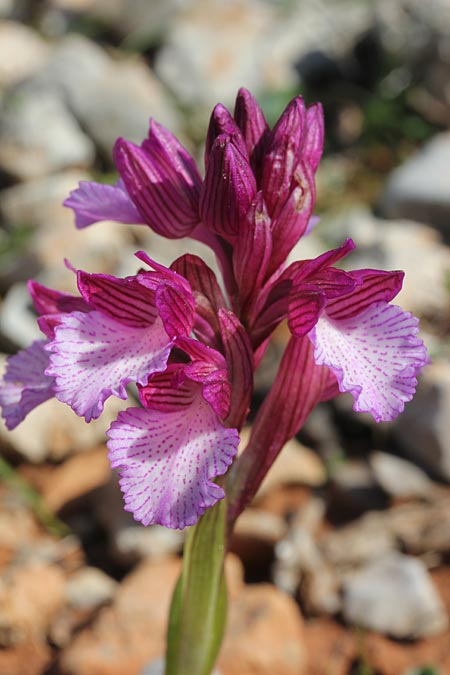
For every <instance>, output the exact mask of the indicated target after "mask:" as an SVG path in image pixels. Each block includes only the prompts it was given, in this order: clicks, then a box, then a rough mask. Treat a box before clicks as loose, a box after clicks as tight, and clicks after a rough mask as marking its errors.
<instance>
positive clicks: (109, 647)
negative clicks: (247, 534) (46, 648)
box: [61, 557, 298, 675]
mask: <svg viewBox="0 0 450 675" xmlns="http://www.w3.org/2000/svg"><path fill="white" fill-rule="evenodd" d="M180 568H181V561H180V560H179V559H177V558H174V557H172V558H165V559H164V560H161V561H159V562H151V561H148V560H147V561H146V562H143V563H141V565H140V566H139V567H138V568H137V569H136V570H134V571H133V572H131V573H130V574H129V575H128V576H127V577H126V578H125V580H124V581H123V582H122V583H121V584H120V586H119V587H118V589H117V592H116V594H115V597H114V600H113V602H112V605H111V606H109V607H105V608H103V609H102V610H100V612H99V614H98V616H97V618H96V619H95V620H94V621H93V623H92V625H90V626H87V627H86V628H84V629H82V630H81V631H80V632H79V633H78V635H77V636H76V637H75V638H74V640H73V641H72V642H71V644H70V645H69V646H68V647H67V648H66V649H65V650H64V651H63V653H62V657H61V671H62V673H64V675H85V674H86V673H89V675H106V674H108V675H124V673H126V674H127V675H138V674H139V673H141V672H142V670H143V669H144V668H145V667H147V666H148V664H149V663H152V661H153V660H155V659H159V658H160V657H161V655H162V654H163V653H164V649H165V638H166V627H167V619H168V612H169V605H170V600H171V594H172V590H173V587H174V585H175V582H176V580H177V577H178V574H179V572H180ZM226 571H227V576H228V579H229V586H230V587H231V592H230V597H231V598H233V597H241V594H242V578H241V575H242V570H241V567H240V566H239V564H236V561H235V560H233V561H232V562H231V564H230V563H229V561H228V559H227V563H226ZM230 577H231V579H230ZM294 607H295V605H294ZM286 614H287V613H286V612H285V615H286ZM297 622H298V619H297ZM295 625H298V623H297V624H295ZM291 632H294V627H293V628H292V629H291ZM262 672H264V673H265V671H262ZM287 672H289V673H290V672H291V671H287ZM282 673H283V671H280V675H281V674H282ZM223 675H228V673H227V671H226V670H223Z"/></svg>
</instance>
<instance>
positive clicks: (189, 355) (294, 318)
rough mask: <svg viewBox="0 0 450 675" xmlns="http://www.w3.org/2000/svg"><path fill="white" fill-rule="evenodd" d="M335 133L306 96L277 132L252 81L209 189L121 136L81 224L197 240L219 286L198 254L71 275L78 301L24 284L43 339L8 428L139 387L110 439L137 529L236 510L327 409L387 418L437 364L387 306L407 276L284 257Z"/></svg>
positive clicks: (222, 136)
mask: <svg viewBox="0 0 450 675" xmlns="http://www.w3.org/2000/svg"><path fill="white" fill-rule="evenodd" d="M323 138H324V124H323V114H322V108H321V106H320V104H313V105H310V106H309V107H307V106H306V105H305V103H304V101H303V99H302V98H301V97H300V96H297V97H296V98H294V99H293V100H292V101H291V102H290V103H289V104H288V105H287V107H286V109H285V110H284V112H283V113H282V114H281V116H280V119H279V120H278V122H277V123H276V124H275V126H274V127H273V128H272V129H270V128H269V125H268V124H267V121H266V119H265V117H264V114H263V111H262V110H261V108H260V107H259V105H258V103H257V102H256V100H255V99H254V98H253V96H252V95H251V94H250V92H248V91H247V90H246V89H241V90H240V91H239V92H238V95H237V99H236V105H235V109H234V112H233V113H232V112H230V111H229V110H227V108H226V107H225V106H223V105H221V104H219V105H217V106H216V107H215V108H214V110H213V112H212V114H211V119H210V123H209V127H208V130H207V135H206V143H205V172H204V178H203V179H202V178H201V173H200V171H199V169H198V168H197V166H196V164H195V162H194V159H193V158H192V157H191V155H190V154H189V153H188V151H187V150H186V149H185V148H184V147H183V146H182V145H181V143H180V142H179V141H178V140H177V139H176V138H175V136H173V134H171V132H170V131H168V130H167V129H165V128H164V127H163V126H162V125H160V124H159V123H157V122H155V121H154V120H151V121H150V126H149V132H148V136H147V138H146V139H144V140H143V142H142V143H141V145H135V144H133V143H131V142H129V141H126V140H124V139H118V141H117V142H116V144H115V147H114V160H115V163H116V167H117V170H118V172H119V179H118V181H117V182H116V184H115V185H102V184H100V183H95V182H82V183H80V185H79V187H78V188H76V189H75V190H74V191H73V192H72V193H71V194H70V196H69V197H68V199H67V200H66V202H65V205H66V206H68V207H69V208H71V209H73V211H74V214H75V224H76V226H77V227H78V228H84V227H87V226H89V225H92V224H93V223H95V222H97V221H100V220H105V219H108V220H111V219H113V220H116V221H119V222H122V223H138V224H143V225H147V226H148V227H150V228H152V229H153V230H154V231H155V232H157V233H158V234H160V235H162V236H165V237H167V238H168V239H175V238H181V237H186V236H188V237H191V238H194V239H199V240H201V241H203V242H204V243H206V244H208V245H209V246H210V247H211V248H212V250H213V251H214V252H215V254H216V256H217V259H218V262H219V266H220V268H221V272H222V274H223V279H222V280H219V279H218V278H217V276H216V273H215V272H214V271H213V270H212V269H210V268H209V267H208V266H207V265H206V263H205V262H204V261H203V260H201V259H200V258H198V257H197V256H194V255H184V256H181V258H178V259H177V260H175V261H174V262H173V264H172V265H171V267H170V268H169V269H168V268H166V267H164V266H162V265H160V264H158V263H157V262H156V261H155V260H152V259H151V258H149V257H148V255H147V254H146V253H144V252H143V251H140V252H138V253H137V257H138V259H139V260H140V262H141V263H144V265H145V266H146V267H145V268H144V269H140V270H138V271H137V272H136V274H135V275H134V276H130V277H127V278H124V279H121V278H117V277H114V276H111V275H105V274H88V273H86V272H83V271H79V272H77V282H78V291H79V295H78V296H73V295H68V294H64V293H60V292H58V291H55V290H52V289H48V288H45V287H44V286H42V285H41V284H39V283H37V282H30V284H29V290H30V294H31V297H32V299H33V302H34V304H35V307H36V310H37V312H38V315H39V318H38V322H39V326H40V328H41V330H42V333H43V338H42V340H40V341H36V342H34V343H33V344H32V345H31V346H30V347H29V348H28V349H24V350H22V351H21V352H19V353H18V354H16V355H14V356H11V357H10V358H9V361H8V364H7V367H6V372H5V374H4V377H3V381H2V383H1V385H0V406H1V407H2V414H3V417H4V419H5V422H6V426H7V427H8V428H9V429H13V428H14V427H15V426H17V425H18V424H19V423H20V422H21V421H22V420H23V419H24V418H25V416H26V415H27V414H28V413H29V412H30V411H31V410H32V409H33V408H35V407H36V406H38V405H40V404H41V403H43V402H45V401H46V400H48V399H49V398H52V397H55V398H57V399H58V400H59V401H61V402H62V403H65V404H67V405H69V406H70V407H71V408H72V409H73V411H74V412H75V413H76V414H77V415H79V416H81V417H84V419H85V420H86V421H87V422H89V421H91V420H92V419H96V418H98V417H99V416H100V415H101V413H102V410H103V406H104V403H105V401H106V400H107V398H108V397H110V396H116V397H119V398H122V399H125V398H126V397H127V391H126V388H127V385H129V384H134V385H137V389H138V392H139V404H136V405H134V406H131V407H129V408H127V409H126V410H124V411H122V412H120V413H119V415H118V418H117V420H115V421H114V422H113V423H112V424H111V426H110V428H109V430H108V431H107V435H108V443H107V444H108V448H109V459H110V461H111V466H112V467H113V468H115V469H118V472H119V475H120V485H121V488H122V491H123V493H124V501H125V508H126V509H128V510H129V511H131V512H132V513H133V515H134V517H135V518H136V519H137V520H139V521H140V522H142V523H143V524H144V525H150V524H153V523H159V524H162V525H165V526H167V527H173V528H184V527H186V526H188V525H193V524H194V523H195V522H196V521H197V519H198V518H199V517H200V515H201V514H202V513H203V512H204V511H205V509H207V508H210V507H211V506H212V505H213V504H215V503H216V502H217V501H218V500H220V499H222V498H223V497H224V496H225V494H227V496H228V498H229V509H230V513H232V514H233V517H235V516H236V515H238V514H239V513H240V511H241V510H242V508H244V506H245V504H246V503H248V502H249V501H250V499H251V498H252V496H253V495H254V494H255V492H256V490H257V489H258V486H259V484H260V483H261V480H262V479H263V477H264V475H265V473H266V472H267V470H268V469H269V468H270V465H271V464H272V463H273V461H274V459H275V458H276V456H277V455H278V453H279V452H280V450H281V448H282V447H283V445H284V443H285V442H286V441H287V440H288V439H289V438H292V437H293V436H295V434H297V433H298V431H299V429H300V428H301V426H302V425H303V424H304V422H305V420H306V418H307V416H308V414H309V413H310V412H311V410H312V409H313V408H314V406H315V405H316V404H317V403H318V402H319V401H322V400H327V399H330V398H333V397H334V396H337V395H338V394H339V393H340V392H350V393H351V394H352V395H353V398H354V409H355V410H357V411H361V412H368V413H370V414H371V415H372V416H373V418H374V419H375V420H376V421H377V422H379V421H382V420H384V421H388V420H393V419H394V418H395V417H396V416H397V415H398V414H399V413H400V412H401V411H402V410H403V408H404V405H405V403H407V402H408V401H410V400H411V399H412V397H413V395H414V393H415V388H416V385H417V375H418V374H419V373H420V371H421V369H422V367H423V366H424V365H425V364H426V363H427V362H428V357H427V354H426V349H425V346H424V344H423V342H422V340H420V338H419V337H418V335H417V333H418V320H417V319H416V318H415V317H413V316H412V315H411V314H409V313H408V312H404V311H403V310H402V309H401V308H400V307H398V306H397V305H395V304H392V301H393V300H394V298H395V297H396V296H397V294H398V293H399V291H400V289H401V285H402V280H403V273H402V272H399V271H391V272H385V271H380V270H372V269H361V270H356V271H351V272H346V271H343V270H341V269H339V267H337V266H336V265H337V264H338V263H339V261H340V260H341V259H342V258H343V257H345V256H347V255H349V254H350V253H351V251H352V250H353V248H354V244H353V242H352V241H351V240H347V241H346V242H344V243H343V244H342V245H341V246H340V247H338V248H337V249H335V250H331V251H327V252H325V253H323V254H322V255H320V256H319V257H317V258H315V259H313V260H299V261H295V262H293V263H291V264H290V265H288V263H287V258H288V255H289V254H290V252H291V251H292V249H293V248H294V246H295V245H296V244H297V242H298V241H299V240H300V239H301V238H302V237H305V236H307V235H308V234H309V233H310V232H311V230H312V228H313V227H314V226H315V224H316V223H317V220H318V219H317V218H316V217H315V216H314V214H313V209H314V203H315V194H316V189H315V173H316V170H317V167H318V164H319V161H320V157H321V154H322V148H323ZM284 320H286V321H287V324H288V326H289V329H290V332H291V338H290V341H289V343H288V345H287V348H286V352H285V354H284V357H283V360H282V363H281V365H280V370H279V373H278V375H277V377H276V379H275V382H274V385H273V387H272V390H271V392H270V393H269V395H268V396H267V398H266V400H265V402H264V403H263V405H262V406H261V408H260V409H259V410H258V411H257V412H256V414H255V416H254V423H253V431H252V434H251V437H250V441H249V444H248V446H247V448H246V449H245V450H244V452H243V454H242V455H241V456H240V457H239V458H238V459H236V456H237V449H238V444H239V431H240V429H241V427H242V425H243V424H244V423H245V421H246V419H247V416H248V413H249V410H250V408H251V401H252V392H253V382H254V373H255V369H256V368H257V366H258V364H259V363H260V361H261V359H262V357H263V355H264V352H265V350H266V348H267V345H268V342H269V340H270V337H271V335H272V333H273V331H274V330H275V329H276V327H277V326H278V325H279V324H280V322H282V321H284ZM274 419H276V420H277V423H276V424H274V423H273V420H274ZM224 474H228V476H231V478H230V480H225V479H224V478H221V477H223V476H224Z"/></svg>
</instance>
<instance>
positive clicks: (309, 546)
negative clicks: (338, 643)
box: [273, 499, 340, 614]
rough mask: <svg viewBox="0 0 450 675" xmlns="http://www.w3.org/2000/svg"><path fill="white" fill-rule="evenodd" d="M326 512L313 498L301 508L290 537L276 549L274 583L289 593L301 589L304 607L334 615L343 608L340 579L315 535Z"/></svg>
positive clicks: (293, 522)
mask: <svg viewBox="0 0 450 675" xmlns="http://www.w3.org/2000/svg"><path fill="white" fill-rule="evenodd" d="M323 515H324V504H323V502H322V501H320V500H318V499H313V500H312V501H311V502H310V503H309V504H308V506H307V507H306V508H305V509H300V510H299V512H298V514H297V516H296V517H295V518H294V519H293V520H292V522H291V523H290V528H289V533H288V535H287V537H285V538H284V539H283V540H282V541H280V542H279V543H278V544H277V546H276V548H275V558H276V560H275V565H274V567H273V578H274V582H275V584H276V585H277V586H278V587H279V588H281V589H282V590H283V591H285V592H286V593H289V594H290V595H294V594H295V593H297V591H299V592H300V596H301V599H302V607H305V608H306V610H307V611H308V612H309V613H312V614H323V613H325V614H334V613H336V612H337V611H339V609H340V598H339V594H338V590H339V589H338V579H337V577H336V574H335V573H334V571H333V568H332V567H331V566H329V565H328V563H327V562H326V560H325V559H324V556H323V554H322V552H321V551H320V549H319V547H318V545H317V543H316V540H315V537H314V536H313V532H314V531H315V530H316V529H317V528H318V526H319V522H321V521H322V516H323Z"/></svg>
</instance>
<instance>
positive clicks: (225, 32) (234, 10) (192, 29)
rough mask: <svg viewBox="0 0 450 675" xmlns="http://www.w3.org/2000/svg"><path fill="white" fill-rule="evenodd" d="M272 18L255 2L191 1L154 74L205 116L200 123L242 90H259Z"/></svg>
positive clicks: (172, 30) (178, 18) (175, 22)
mask: <svg viewBox="0 0 450 675" xmlns="http://www.w3.org/2000/svg"><path fill="white" fill-rule="evenodd" d="M274 17H275V13H274V11H273V10H272V8H271V7H270V6H269V5H268V4H266V3H263V2H259V1H258V0H231V1H230V2H227V3H224V2H221V1H220V0H212V2H209V1H208V0H195V1H194V2H191V3H190V6H188V7H187V8H186V9H185V11H184V12H180V13H179V14H178V15H177V16H176V17H175V18H174V20H173V21H172V22H171V25H170V30H169V32H168V35H167V38H166V41H165V44H164V45H163V47H162V49H161V50H160V52H159V53H158V55H157V59H156V63H155V68H156V72H157V74H158V75H159V77H160V78H161V80H162V81H163V82H165V83H166V84H167V85H168V86H169V87H170V89H171V90H172V91H174V92H175V93H176V95H177V97H178V99H179V100H180V101H181V102H182V103H183V104H185V105H188V106H193V107H195V108H200V109H202V110H204V116H203V117H202V123H203V122H204V121H206V120H207V115H209V110H210V108H211V107H212V106H214V105H215V104H216V103H217V102H218V101H221V102H222V103H224V104H225V105H227V104H228V105H229V104H231V102H232V101H233V100H234V97H235V96H236V92H237V90H238V89H239V87H240V86H246V87H248V88H249V89H251V90H253V91H256V90H260V89H261V88H262V84H263V73H264V67H263V63H264V50H265V49H266V47H265V46H264V45H265V41H266V39H267V37H268V34H269V32H270V30H271V29H272V30H273V27H274V23H273V22H274ZM237 44H238V45H239V49H236V45H237Z"/></svg>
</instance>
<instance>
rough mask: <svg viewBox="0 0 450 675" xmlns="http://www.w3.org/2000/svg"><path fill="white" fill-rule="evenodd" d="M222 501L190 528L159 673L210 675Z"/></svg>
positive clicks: (220, 599)
mask: <svg viewBox="0 0 450 675" xmlns="http://www.w3.org/2000/svg"><path fill="white" fill-rule="evenodd" d="M225 516H226V504H225V499H223V500H221V501H220V502H218V503H217V504H216V505H215V506H214V507H213V508H211V509H207V510H206V512H205V513H204V515H203V516H202V517H201V518H200V519H199V521H198V522H197V524H196V525H195V526H193V527H192V528H191V530H190V532H189V534H188V538H187V540H186V544H185V549H184V557H183V569H182V572H181V575H180V578H179V579H178V583H177V585H176V587H175V591H174V594H173V597H172V604H171V608H170V617H169V630H168V636H167V652H166V666H165V675H210V673H211V670H212V668H213V666H214V662H215V660H216V658H217V654H218V651H219V648H220V645H221V642H222V638H223V634H224V630H225V622H226V608H227V591H226V584H225V576H224V558H225V551H226V546H225Z"/></svg>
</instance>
